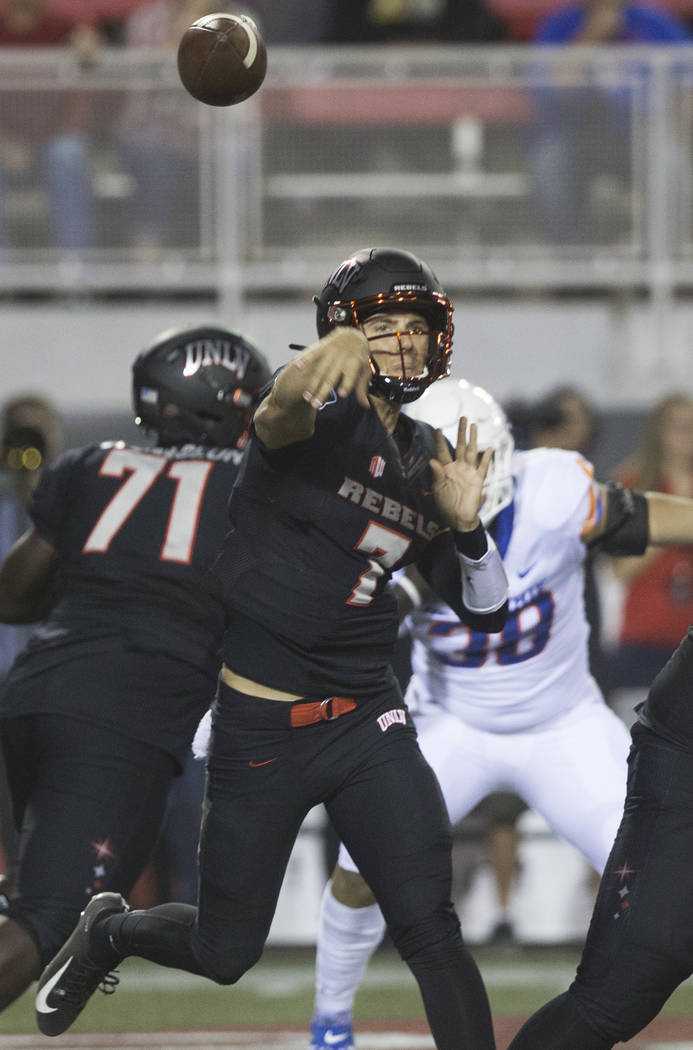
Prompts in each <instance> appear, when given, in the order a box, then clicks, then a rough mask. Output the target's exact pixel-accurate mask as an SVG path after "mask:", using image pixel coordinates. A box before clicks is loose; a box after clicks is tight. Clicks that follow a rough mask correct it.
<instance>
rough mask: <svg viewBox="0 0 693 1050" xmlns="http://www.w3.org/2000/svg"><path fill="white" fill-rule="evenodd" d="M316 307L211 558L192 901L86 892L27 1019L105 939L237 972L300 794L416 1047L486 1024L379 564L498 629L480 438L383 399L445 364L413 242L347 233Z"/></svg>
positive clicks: (260, 930) (279, 382) (53, 1017)
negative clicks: (216, 603) (381, 960)
mask: <svg viewBox="0 0 693 1050" xmlns="http://www.w3.org/2000/svg"><path fill="white" fill-rule="evenodd" d="M317 309H318V334H319V336H320V338H319V340H318V341H317V342H316V343H314V344H313V345H312V346H311V347H309V348H307V349H305V350H304V351H303V352H302V353H300V354H299V355H298V356H297V357H296V358H295V359H294V360H293V361H292V362H291V363H290V364H288V365H286V366H285V367H284V368H283V369H282V370H281V371H280V372H279V373H278V375H277V377H276V378H275V381H274V384H273V385H272V387H271V389H270V390H269V392H268V393H267V395H266V397H265V398H264V399H263V400H262V401H261V404H260V407H259V408H258V410H257V411H256V413H255V417H254V421H253V426H252V428H251V437H250V441H249V445H248V451H247V455H246V457H245V459H244V461H243V464H242V466H241V470H240V473H239V478H238V481H237V484H236V486H235V487H234V490H233V493H232V497H231V501H230V516H231V529H230V532H229V533H228V535H227V537H226V540H225V543H224V547H223V551H222V554H221V556H220V558H219V559H218V561H217V563H216V574H217V576H218V579H219V583H220V587H221V591H222V596H223V602H224V606H225V611H226V616H227V620H228V625H227V630H226V632H225V634H224V640H223V644H222V655H223V661H224V662H223V666H222V670H221V674H220V680H219V687H218V691H217V696H216V700H215V704H214V707H213V715H212V733H211V740H210V746H209V756H208V766H207V770H208V772H207V789H206V798H205V811H204V818H203V827H202V832H201V839H200V894H199V905H198V907H197V908H194V907H192V906H189V905H185V904H164V905H160V906H158V907H156V908H153V909H150V910H148V911H134V912H128V909H127V904H126V902H125V901H124V900H123V899H122V898H121V897H120V896H119V895H117V894H104V895H102V896H101V897H97V898H95V899H94V900H93V901H92V902H91V904H90V905H89V906H88V907H87V909H86V910H85V912H84V914H83V918H82V920H81V922H80V925H79V927H78V929H77V930H76V931H75V932H74V933H73V935H72V937H71V938H70V939H69V940H68V942H67V943H66V944H65V945H64V947H63V949H62V950H61V951H60V952H59V953H58V954H57V955H56V957H55V958H54V959H53V961H52V962H51V963H50V965H49V966H48V967H47V968H46V970H45V971H44V973H43V975H42V977H41V981H40V984H39V995H38V997H37V1020H38V1024H39V1027H40V1029H41V1031H43V1032H44V1033H45V1034H48V1035H57V1034H59V1033H60V1032H62V1031H64V1030H65V1029H66V1028H67V1027H68V1026H69V1025H70V1024H71V1023H72V1021H73V1020H74V1018H75V1017H76V1016H77V1015H78V1014H79V1012H80V1010H81V1009H82V1007H83V1005H84V1003H85V1002H86V1000H87V998H88V997H89V995H90V994H91V992H92V991H93V990H94V989H95V988H96V987H97V986H98V984H99V982H101V981H103V980H104V978H108V971H109V970H111V969H112V968H113V966H115V965H116V964H117V963H118V962H119V961H120V960H121V959H122V958H123V957H125V956H128V955H138V956H141V957H144V958H147V959H150V960H152V961H156V962H159V963H162V964H163V965H168V966H176V967H180V968H182V969H185V970H188V971H190V972H193V973H201V974H204V975H206V976H208V977H211V978H212V979H214V980H216V981H218V982H219V983H223V984H230V983H233V982H235V981H237V980H238V979H239V978H240V977H241V976H242V974H243V973H244V972H245V971H246V970H248V969H249V967H251V966H252V965H253V964H254V963H255V962H256V961H257V959H258V958H259V957H260V955H261V953H262V950H263V947H264V943H265V940H266V938H267V935H268V932H269V929H270V924H271V921H272V917H273V914H274V909H275V906H276V901H277V897H278V894H279V890H280V887H281V884H282V879H283V876H284V872H285V869H286V864H287V862H288V859H289V855H290V852H291V849H292V847H293V844H294V841H295V838H296V835H297V833H298V830H299V828H300V826H301V823H302V821H303V819H304V817H305V816H306V814H307V812H308V811H309V810H310V809H311V808H312V807H313V806H314V805H316V804H318V803H321V802H323V803H324V804H325V806H326V808H327V811H328V813H329V815H330V818H331V820H332V823H333V825H334V827H335V829H336V831H337V833H338V834H339V835H340V836H341V837H342V838H343V840H344V841H345V842H347V843H348V844H349V847H348V848H349V850H350V851H351V852H352V855H354V856H355V857H357V858H358V863H359V865H360V867H361V870H362V871H363V873H364V876H365V877H366V879H367V880H368V882H369V884H370V886H371V887H372V889H373V891H374V893H375V894H376V897H377V898H378V900H379V902H380V904H381V907H382V909H383V912H384V914H385V917H386V919H387V920H388V923H389V926H390V932H391V934H392V937H393V940H394V942H395V944H396V945H397V948H398V949H399V951H400V953H401V954H402V956H403V957H404V959H405V960H406V961H407V963H408V964H409V966H410V968H411V970H412V972H413V973H414V975H415V976H416V978H417V980H418V982H419V985H420V988H421V991H422V995H423V1000H424V1004H425V1008H426V1011H427V1015H428V1018H429V1021H430V1025H431V1030H432V1032H433V1035H434V1039H435V1042H436V1046H437V1047H438V1048H439V1050H491V1048H492V1047H493V1046H494V1040H493V1030H492V1026H491V1019H490V1012H489V1008H488V1002H487V998H486V994H485V990H484V987H483V984H482V981H481V977H480V975H479V972H478V970H477V968H476V965H475V964H474V962H473V960H472V958H471V956H470V955H469V954H468V952H467V950H466V948H465V947H464V945H463V942H462V937H461V934H460V928H459V922H458V919H457V916H456V914H455V911H454V908H453V905H452V903H451V900H450V888H451V886H450V883H451V829H450V825H449V821H448V818H447V814H446V812H445V807H444V804H443V802H442V798H441V795H440V789H439V787H438V783H437V781H436V779H435V776H434V774H433V773H432V771H431V769H430V767H429V766H428V765H427V763H426V762H425V761H424V759H423V756H422V755H421V752H420V751H419V748H418V745H417V742H416V732H415V730H414V727H413V724H412V721H411V718H410V716H409V714H408V712H407V710H406V707H405V704H404V701H403V699H402V694H401V692H400V690H399V686H398V685H397V682H396V679H395V677H394V674H393V672H392V670H391V668H390V659H391V654H392V648H393V643H394V640H395V637H396V633H397V612H396V604H395V601H394V598H393V596H392V594H391V592H390V590H389V589H388V587H387V582H388V580H389V579H390V576H391V573H392V571H393V570H394V569H396V568H399V567H401V566H403V565H407V564H409V563H410V562H416V564H417V565H418V567H419V569H420V571H421V572H422V573H423V575H424V576H425V577H426V578H427V579H428V580H429V581H430V583H431V585H432V586H433V587H434V588H435V589H436V590H437V591H439V592H440V594H441V596H442V597H444V600H445V601H446V602H448V603H449V604H450V605H451V606H452V607H453V608H454V609H455V610H456V611H457V612H458V615H459V616H460V617H461V618H462V619H463V620H464V621H465V622H467V623H469V624H470V625H473V626H476V627H478V628H479V629H483V630H486V631H498V630H501V628H502V626H503V624H504V622H505V616H506V608H507V581H506V578H505V573H504V570H503V566H502V562H501V561H500V558H499V556H498V552H497V551H496V549H495V546H494V544H493V541H492V540H491V539H490V537H489V536H487V534H486V532H485V530H484V528H483V526H482V525H481V523H480V520H479V516H478V509H479V506H480V503H481V499H482V485H483V481H484V477H485V474H486V470H487V468H488V464H489V462H490V457H491V455H492V450H488V451H487V452H485V453H484V454H483V455H482V456H478V455H477V447H476V428H475V427H474V426H472V427H470V428H469V434H467V427H466V421H465V420H464V419H463V420H461V422H460V427H459V436H458V441H457V448H456V450H455V452H456V454H455V457H454V458H453V456H452V454H451V449H450V448H449V446H448V445H447V443H446V441H445V440H444V438H443V436H442V434H440V433H436V432H435V431H434V430H433V429H432V428H431V427H429V426H428V425H427V424H424V423H419V422H418V421H411V420H409V419H407V418H406V417H405V416H403V415H401V414H400V410H401V406H402V404H403V403H405V402H407V401H411V400H414V399H415V398H417V397H418V396H419V395H420V394H421V393H423V391H424V390H425V389H426V387H427V386H428V385H429V384H430V383H432V382H434V381H435V380H436V379H438V378H440V377H441V376H443V375H446V374H447V373H448V371H449V365H448V361H449V355H450V352H451V345H452V304H451V303H450V301H449V300H448V298H447V296H446V295H445V293H444V292H443V290H442V288H441V287H440V285H439V283H438V281H437V279H436V277H435V275H434V274H433V273H432V271H431V270H430V268H429V267H428V266H427V265H426V264H425V263H423V262H421V261H420V260H419V259H417V258H416V257H415V256H413V255H411V254H410V253H409V252H405V251H400V250H395V249H367V250H363V251H360V252H358V253H356V254H355V255H354V256H353V257H352V258H351V259H348V260H346V261H345V262H344V263H342V265H341V266H340V267H339V268H338V269H337V270H336V271H335V272H334V273H333V274H332V276H331V277H330V278H329V280H328V282H327V284H326V285H325V287H324V288H323V290H322V292H321V294H320V296H319V297H317ZM482 625H483V626H482ZM338 1038H339V1037H338ZM340 1045H342V1044H341V1043H340ZM344 1045H346V1044H344Z"/></svg>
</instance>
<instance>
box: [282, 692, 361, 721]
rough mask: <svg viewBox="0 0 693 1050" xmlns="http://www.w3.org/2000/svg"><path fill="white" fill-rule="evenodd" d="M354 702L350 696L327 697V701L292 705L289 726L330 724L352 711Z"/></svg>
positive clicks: (354, 705)
mask: <svg viewBox="0 0 693 1050" xmlns="http://www.w3.org/2000/svg"><path fill="white" fill-rule="evenodd" d="M355 707H356V701H355V700H352V699H351V697H350V696H328V698H327V700H314V701H313V702H311V703H308V704H294V705H293V706H292V708H291V725H292V726H294V728H298V727H299V726H310V725H313V723H314V722H331V721H332V720H333V719H335V718H339V716H340V715H345V714H347V712H349V711H353V710H354V708H355Z"/></svg>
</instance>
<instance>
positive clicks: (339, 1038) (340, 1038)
mask: <svg viewBox="0 0 693 1050" xmlns="http://www.w3.org/2000/svg"><path fill="white" fill-rule="evenodd" d="M348 1038H349V1033H348V1032H342V1033H341V1035H339V1034H335V1033H334V1032H331V1031H329V1029H328V1031H327V1032H325V1034H324V1036H323V1040H324V1041H325V1042H326V1043H327V1044H328V1046H338V1045H339V1043H343V1042H344V1040H345V1039H348Z"/></svg>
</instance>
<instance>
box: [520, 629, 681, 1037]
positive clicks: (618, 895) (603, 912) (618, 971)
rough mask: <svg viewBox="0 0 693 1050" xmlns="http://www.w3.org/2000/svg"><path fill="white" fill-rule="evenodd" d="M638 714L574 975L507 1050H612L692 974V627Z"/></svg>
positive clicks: (642, 1026)
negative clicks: (618, 812) (622, 797)
mask: <svg viewBox="0 0 693 1050" xmlns="http://www.w3.org/2000/svg"><path fill="white" fill-rule="evenodd" d="M637 710H638V719H637V720H636V722H635V724H634V725H633V728H632V730H631V736H632V740H633V745H632V747H631V752H630V756H629V759H628V789H627V793H626V801H625V805H624V810H623V819H622V821H621V825H620V827H619V830H618V833H617V835H616V839H615V841H614V845H613V848H612V850H611V854H610V856H609V859H608V861H607V864H606V868H605V869H604V874H603V876H602V881H601V884H600V887H599V893H598V895H597V900H596V902H595V906H594V911H593V913H592V921H591V923H590V928H589V932H588V934H587V940H586V942H585V947H584V950H583V953H582V958H581V960H580V964H579V966H578V970H577V975H576V977H575V980H574V981H573V983H572V984H571V985H570V988H569V989H568V991H567V992H564V993H563V994H562V995H559V996H557V997H556V998H555V999H552V1000H551V1002H549V1003H547V1004H546V1005H545V1006H543V1007H542V1008H541V1009H540V1010H538V1011H537V1013H536V1014H534V1015H533V1016H532V1017H531V1018H530V1019H529V1021H527V1023H526V1024H525V1025H524V1026H523V1027H522V1028H521V1029H520V1031H519V1033H518V1034H517V1035H516V1036H515V1039H514V1040H513V1042H512V1043H511V1046H510V1048H509V1050H611V1047H613V1046H615V1045H616V1044H617V1043H618V1044H619V1045H620V1044H621V1043H622V1042H626V1041H627V1040H630V1039H632V1038H633V1036H635V1035H637V1033H638V1032H640V1031H642V1029H643V1028H644V1027H645V1026H646V1025H647V1024H649V1022H650V1021H652V1020H653V1018H655V1017H656V1016H657V1014H658V1013H659V1011H660V1010H661V1009H662V1007H663V1006H664V1004H665V1002H666V1001H667V999H668V998H669V996H670V995H671V994H672V992H673V991H674V990H675V989H676V988H677V987H678V986H679V985H680V984H681V983H682V982H683V981H685V980H687V978H689V977H690V976H691V974H693V933H692V932H691V931H693V877H692V876H691V872H692V871H693V822H692V820H691V814H692V813H693V627H690V628H689V629H688V633H687V634H686V635H685V637H684V638H683V639H682V641H681V644H680V645H679V647H678V649H676V651H675V652H674V653H673V655H672V656H671V658H670V659H669V661H668V663H667V664H666V665H665V667H664V668H663V669H662V670H661V671H660V672H659V674H658V675H657V677H656V678H655V679H654V681H653V683H652V686H651V688H650V691H649V694H648V696H647V699H646V700H645V702H644V704H642V705H641V706H640V708H639V709H637Z"/></svg>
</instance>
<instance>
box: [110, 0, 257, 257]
mask: <svg viewBox="0 0 693 1050" xmlns="http://www.w3.org/2000/svg"><path fill="white" fill-rule="evenodd" d="M218 10H219V0H217V2H216V3H215V2H214V0H211V2H210V0H155V2H154V3H148V4H146V5H143V6H142V7H141V8H139V9H138V10H136V11H135V12H133V14H132V15H130V17H129V18H128V19H126V22H125V25H124V43H125V45H126V46H127V47H136V48H152V49H161V50H166V51H168V52H169V53H170V56H171V60H172V61H175V54H176V49H177V47H178V43H179V41H180V38H181V36H182V35H183V33H184V31H185V30H186V29H187V28H188V26H189V25H190V24H191V23H192V22H195V21H196V20H197V19H198V18H201V17H202V16H203V15H206V14H213V13H214V12H216V11H218ZM234 12H235V13H238V6H237V5H234ZM198 105H199V104H197V103H194V102H193V101H192V99H189V98H188V97H187V96H186V95H185V92H183V91H182V89H181V92H180V93H179V92H175V91H171V89H170V88H168V87H166V88H162V89H161V90H159V89H157V88H156V87H151V88H149V89H147V90H142V88H141V87H140V86H139V85H138V86H137V87H136V88H133V89H132V90H131V91H129V92H128V93H127V96H126V100H125V104H124V106H123V110H122V113H121V115H120V118H119V121H118V128H119V130H118V137H119V140H120V143H121V147H120V148H121V157H122V162H123V165H124V167H125V169H126V171H127V172H128V174H129V175H131V176H132V179H133V182H134V191H133V194H132V196H131V198H130V201H129V211H128V226H129V234H128V240H129V243H131V244H134V247H135V250H136V252H137V253H138V255H139V256H140V257H141V258H142V259H143V260H144V261H149V260H153V259H156V257H157V256H158V254H159V252H160V251H161V250H162V249H163V250H165V249H168V248H182V247H191V246H193V247H194V246H195V245H196V244H199V240H200V236H201V231H200V229H199V212H200V201H199V194H200V171H199V151H198V136H199V129H198V123H197V113H198V111H197V108H196V107H197V106H198ZM186 106H187V110H186Z"/></svg>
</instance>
